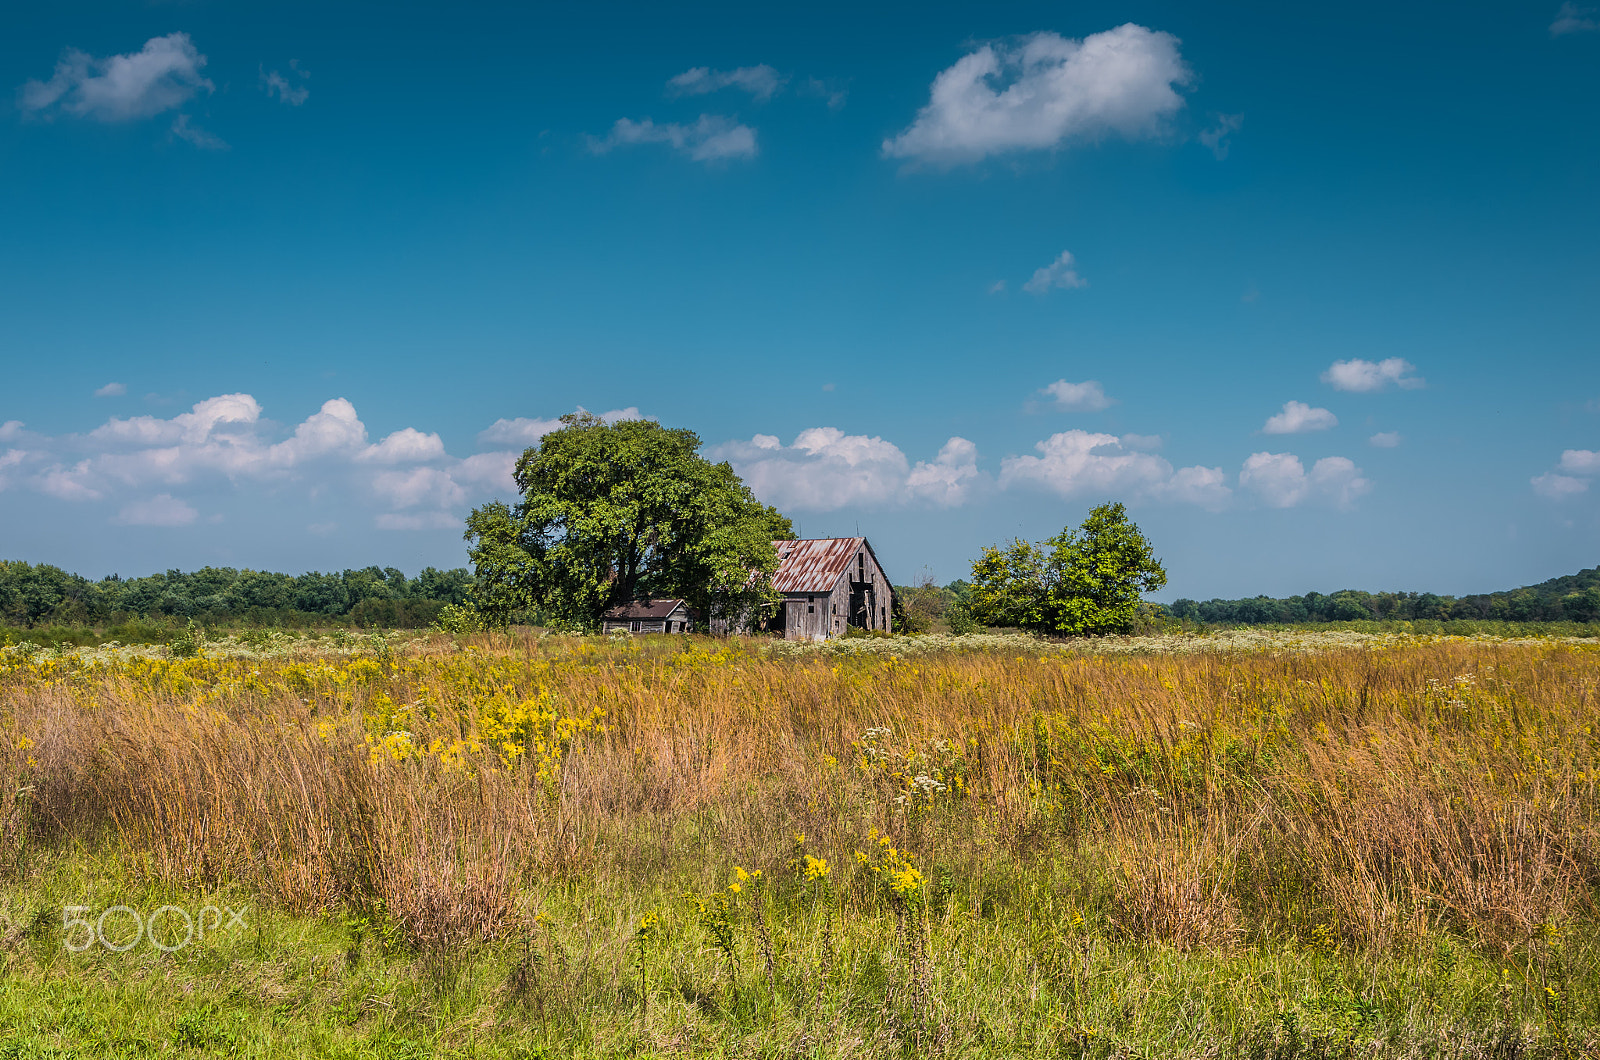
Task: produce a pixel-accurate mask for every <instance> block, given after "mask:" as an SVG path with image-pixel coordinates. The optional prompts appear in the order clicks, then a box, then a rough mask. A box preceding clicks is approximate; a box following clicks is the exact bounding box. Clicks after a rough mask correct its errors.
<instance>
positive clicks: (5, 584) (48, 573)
mask: <svg viewBox="0 0 1600 1060" xmlns="http://www.w3.org/2000/svg"><path fill="white" fill-rule="evenodd" d="M471 585H472V575H471V574H470V573H469V572H467V571H466V570H464V569H457V570H448V571H442V570H437V569H435V568H433V567H428V568H425V569H424V570H423V571H422V573H421V574H419V575H417V576H416V577H415V578H407V577H406V576H405V575H404V574H403V573H401V572H400V571H398V570H396V569H394V568H393V567H387V568H380V567H366V568H363V569H361V570H346V571H341V572H338V573H334V572H329V573H326V574H323V573H320V572H317V571H311V572H308V573H306V574H300V575H291V574H275V573H272V572H270V571H253V570H235V569H233V568H232V567H203V568H201V569H200V570H197V571H189V572H185V571H179V570H169V571H167V572H166V573H165V574H152V575H150V576H148V577H144V578H121V577H118V576H117V575H115V574H113V575H111V576H110V577H108V578H102V579H101V580H99V581H90V580H89V579H88V578H85V577H83V576H82V575H78V574H69V573H68V572H66V571H64V570H62V569H61V568H60V567H53V566H51V565H49V564H46V563H40V564H37V565H35V564H30V563H23V562H20V561H15V560H0V625H6V626H13V627H23V628H33V627H37V626H42V625H73V626H86V625H104V624H118V623H127V622H128V621H129V620H131V619H155V618H172V619H191V618H192V619H197V620H200V621H204V622H217V621H230V620H240V621H247V622H250V623H254V624H257V625H280V624H297V625H303V624H305V623H306V622H307V621H314V620H316V619H329V618H343V619H346V620H348V621H351V622H353V623H355V624H357V625H374V626H391V627H393V626H399V627H405V626H425V625H427V624H428V623H429V622H431V621H432V620H433V619H434V617H436V616H437V614H438V613H439V610H440V609H441V608H442V607H444V606H445V605H446V604H452V603H455V604H459V603H461V602H462V601H463V600H465V599H466V596H467V592H468V590H469V589H470V588H471Z"/></svg>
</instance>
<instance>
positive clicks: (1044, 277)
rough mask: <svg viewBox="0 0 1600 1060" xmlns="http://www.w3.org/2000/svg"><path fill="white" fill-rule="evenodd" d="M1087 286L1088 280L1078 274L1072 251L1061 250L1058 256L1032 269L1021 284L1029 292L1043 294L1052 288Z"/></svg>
mask: <svg viewBox="0 0 1600 1060" xmlns="http://www.w3.org/2000/svg"><path fill="white" fill-rule="evenodd" d="M1087 286H1089V281H1088V280H1086V279H1084V278H1083V277H1082V276H1079V275H1078V266H1077V262H1076V261H1074V260H1073V257H1072V251H1070V250H1063V251H1062V252H1061V255H1060V257H1058V258H1056V260H1054V261H1052V262H1051V263H1050V264H1048V265H1046V266H1044V267H1043V268H1039V269H1035V270H1033V276H1032V277H1031V278H1029V280H1028V282H1027V283H1025V284H1023V285H1022V289H1023V290H1024V291H1027V292H1028V293H1029V294H1044V293H1045V292H1046V291H1049V290H1051V289H1052V288H1060V289H1062V290H1066V291H1071V290H1075V289H1076V288H1079V287H1087Z"/></svg>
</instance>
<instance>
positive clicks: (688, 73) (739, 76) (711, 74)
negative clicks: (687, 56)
mask: <svg viewBox="0 0 1600 1060" xmlns="http://www.w3.org/2000/svg"><path fill="white" fill-rule="evenodd" d="M783 81H784V79H783V77H782V75H780V74H779V73H778V71H776V70H774V69H773V68H772V67H770V66H768V65H767V64H766V63H762V64H760V65H759V66H741V67H739V68H738V69H736V70H713V69H711V68H710V67H709V66H696V67H693V68H691V69H688V70H685V71H684V72H683V73H681V74H679V75H678V76H677V77H674V78H672V79H671V80H669V81H668V82H667V90H668V92H670V93H671V94H672V95H675V96H703V95H706V94H707V93H710V92H717V91H720V90H722V89H724V88H737V89H740V90H741V91H744V92H748V93H750V95H752V96H754V97H755V98H756V99H758V100H767V99H771V98H772V94H773V93H774V92H776V91H778V89H780V88H782V87H783Z"/></svg>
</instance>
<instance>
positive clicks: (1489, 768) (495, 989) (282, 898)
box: [0, 631, 1600, 1060]
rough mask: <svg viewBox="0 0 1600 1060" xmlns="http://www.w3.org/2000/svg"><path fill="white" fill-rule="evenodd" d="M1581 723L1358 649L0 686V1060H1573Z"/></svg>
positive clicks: (1478, 659)
mask: <svg viewBox="0 0 1600 1060" xmlns="http://www.w3.org/2000/svg"><path fill="white" fill-rule="evenodd" d="M1597 707H1600V645H1596V644H1595V643H1594V642H1592V641H1590V642H1580V641H1562V640H1558V639H1544V640H1526V641H1518V640H1505V639H1491V638H1473V639H1469V638H1444V637H1417V636H1408V635H1401V634H1384V635H1367V634H1362V633H1358V632H1352V631H1345V632H1330V633H1322V634H1319V633H1304V632H1282V633H1273V632H1258V631H1251V632H1239V633H1235V634H1226V635H1216V636H1201V637H1152V638H1143V639H1139V640H1130V641H1105V642H1097V643H1094V644H1089V645H1083V644H1079V645H1071V644H1068V645H1049V644H1043V643H1040V642H1035V641H1030V640H1027V639H1024V638H1019V637H1002V636H975V637H964V638H948V637H945V638H940V637H930V638H895V639H883V640H861V641H850V642H843V643H838V644H834V645H829V646H822V647H819V648H801V647H795V646H789V645H782V644H778V645H772V644H768V643H763V642H759V641H737V640H735V641H713V640H707V639H700V638H670V639H669V638H647V639H640V640H627V639H605V638H584V639H579V638H560V637H535V636H532V635H526V636H523V635H510V636H508V635H497V636H487V635H486V636H478V637H472V638H456V639H451V638H446V637H442V636H435V637H431V638H430V637H420V636H419V637H416V638H412V639H409V640H401V639H398V638H394V637H387V638H386V637H361V636H350V637H343V638H339V639H338V641H337V642H335V641H333V640H322V641H317V642H312V641H308V640H304V639H295V638H290V637H285V636H282V635H258V636H252V637H250V638H247V639H244V640H241V639H237V638H235V639H232V640H230V641H228V642H226V643H223V644H211V645H209V646H207V647H206V649H205V650H204V653H203V654H201V655H199V656H197V657H194V658H187V659H171V658H166V657H164V653H163V652H162V651H161V650H160V649H119V648H116V647H102V648H97V649H92V650H85V651H81V652H59V651H57V652H42V651H41V652H24V651H19V650H17V649H0V1058H10V1057H33V1056H41V1057H44V1056H49V1057H65V1056H86V1057H87V1056H123V1055H136V1054H137V1055H144V1054H163V1055H166V1054H185V1053H187V1054H190V1055H235V1056H271V1057H278V1056H282V1057H290V1056H305V1055H328V1056H349V1057H383V1056H394V1057H412V1056H418V1057H420V1056H482V1057H498V1056H508V1057H509V1056H524V1057H527V1056H550V1057H554V1056H658V1055H659V1056H667V1055H701V1056H718V1057H720V1056H785V1057H789V1056H795V1057H800V1056H804V1057H813V1056H814V1057H846V1056H850V1057H855V1056H860V1057H868V1056H874V1057H876V1056H884V1055H902V1056H907V1057H912V1056H924V1055H926V1056H997V1057H998V1056H1050V1057H1059V1056H1067V1057H1078V1056H1149V1057H1157V1056H1160V1057H1168V1056H1247V1057H1285V1058H1287V1057H1302V1056H1304V1057H1312V1056H1329V1057H1332V1056H1339V1057H1344V1056H1407V1057H1409V1056H1419V1057H1421V1056H1438V1057H1491V1056H1492V1057H1505V1058H1508V1060H1509V1058H1520V1057H1535V1056H1549V1057H1560V1058H1567V1057H1580V1056H1589V1057H1594V1056H1600V909H1597V908H1596V899H1597V897H1600V736H1597V734H1596V732H1595V725H1596V724H1597V718H1596V715H1597V713H1600V710H1597ZM196 924H198V926H199V927H198V930H196V929H195V925H196ZM186 927H187V928H188V930H187V931H186V930H185V929H186ZM136 929H137V933H136Z"/></svg>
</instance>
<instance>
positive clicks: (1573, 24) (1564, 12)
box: [1550, 0, 1600, 37]
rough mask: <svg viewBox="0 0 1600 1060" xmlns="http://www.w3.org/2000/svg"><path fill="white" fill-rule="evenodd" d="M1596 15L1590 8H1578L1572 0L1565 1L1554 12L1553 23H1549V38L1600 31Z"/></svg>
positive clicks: (1599, 21)
mask: <svg viewBox="0 0 1600 1060" xmlns="http://www.w3.org/2000/svg"><path fill="white" fill-rule="evenodd" d="M1596 14H1597V12H1596V10H1595V9H1594V8H1592V7H1579V6H1578V5H1577V4H1574V3H1573V2H1572V0H1566V2H1565V3H1563V4H1562V5H1561V9H1560V10H1559V11H1557V12H1556V18H1555V21H1554V22H1552V23H1550V36H1552V37H1565V36H1566V35H1567V34H1569V33H1589V32H1592V31H1594V30H1597V29H1600V18H1596V17H1595V15H1596Z"/></svg>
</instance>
